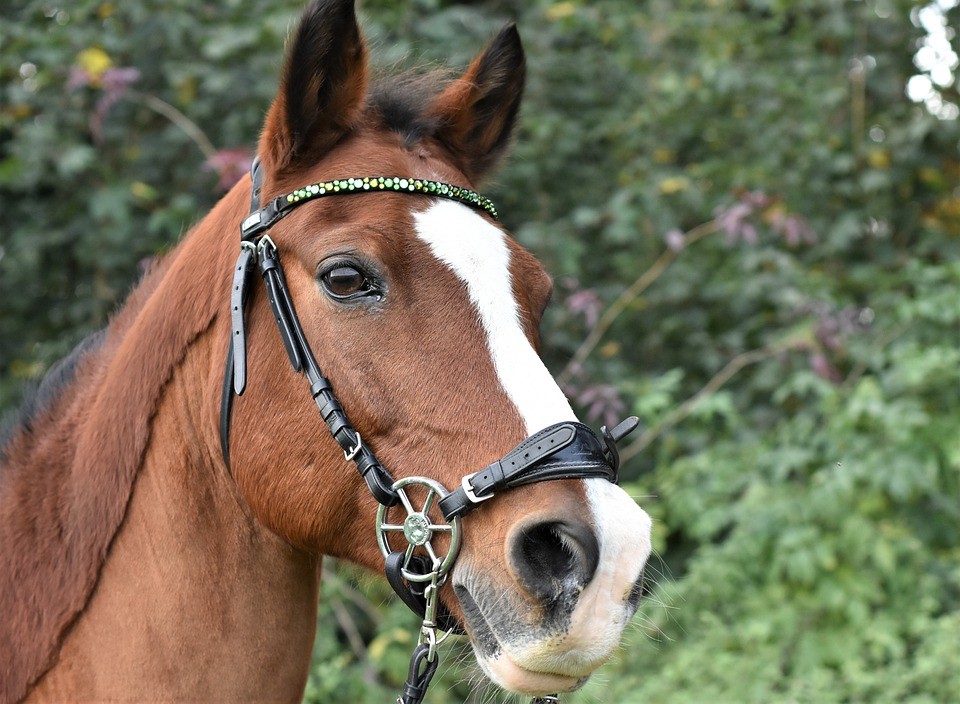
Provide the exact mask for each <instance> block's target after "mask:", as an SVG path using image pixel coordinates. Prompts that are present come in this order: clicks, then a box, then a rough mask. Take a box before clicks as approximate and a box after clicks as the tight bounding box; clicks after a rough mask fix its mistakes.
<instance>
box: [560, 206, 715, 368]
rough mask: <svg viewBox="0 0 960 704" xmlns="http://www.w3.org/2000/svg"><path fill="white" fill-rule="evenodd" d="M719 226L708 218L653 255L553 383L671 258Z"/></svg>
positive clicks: (578, 360) (574, 365)
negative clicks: (651, 261)
mask: <svg viewBox="0 0 960 704" xmlns="http://www.w3.org/2000/svg"><path fill="white" fill-rule="evenodd" d="M719 227H720V225H719V223H718V222H717V221H716V220H708V221H707V222H705V223H701V224H700V225H697V226H696V227H694V228H692V229H691V230H689V231H688V232H687V233H685V234H684V235H683V242H682V243H681V245H680V246H679V247H677V248H676V249H666V250H664V251H663V253H662V254H661V255H660V256H659V257H658V258H657V260H656V261H655V262H654V263H653V264H652V265H651V266H650V268H649V269H647V270H646V271H645V272H643V273H642V274H641V275H640V276H639V277H638V278H637V280H636V281H634V282H633V283H632V284H631V285H630V287H629V288H627V289H625V290H624V291H623V292H622V293H621V294H620V295H619V296H618V297H617V299H616V300H615V301H614V302H613V303H611V304H610V306H609V307H608V308H607V309H606V310H605V311H604V312H603V315H601V316H600V319H599V320H598V321H597V324H596V325H595V326H594V327H593V329H592V330H591V331H590V334H589V335H587V337H586V339H585V340H584V341H583V342H582V343H581V344H580V347H578V348H577V351H576V352H574V354H573V357H571V358H570V361H569V362H567V364H566V366H564V368H563V370H562V371H561V372H560V373H559V374H558V375H557V383H558V384H559V385H560V386H563V385H564V384H566V383H567V382H568V381H570V378H571V377H572V376H573V373H574V370H576V369H577V368H579V367H580V365H581V364H583V362H584V361H585V360H586V359H587V357H589V356H590V353H591V352H593V350H594V349H595V348H596V346H597V344H598V343H599V342H600V340H601V339H602V338H603V336H604V334H606V332H607V330H609V329H610V326H611V325H612V324H613V321H615V320H616V319H617V318H618V317H619V316H620V314H621V313H623V311H624V310H626V308H627V306H629V305H630V304H631V303H632V302H633V301H634V300H636V298H637V297H638V296H639V295H640V294H641V293H643V292H644V291H646V290H647V289H648V288H649V287H650V286H651V285H652V284H653V283H654V282H655V281H656V280H657V279H659V278H660V276H661V275H662V274H663V272H664V271H666V269H667V267H668V266H670V264H672V263H673V260H674V259H676V258H677V257H678V256H679V254H680V252H682V251H683V250H684V249H686V248H687V247H689V246H690V245H692V244H693V243H694V242H697V241H698V240H702V239H703V238H704V237H706V236H707V235H711V234H713V233H714V232H716V231H717V230H718V229H719Z"/></svg>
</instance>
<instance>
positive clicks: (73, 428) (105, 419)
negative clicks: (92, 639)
mask: <svg viewBox="0 0 960 704" xmlns="http://www.w3.org/2000/svg"><path fill="white" fill-rule="evenodd" d="M248 193H249V187H248V186H245V185H244V184H243V182H241V184H238V185H237V186H236V187H234V189H233V190H232V191H231V192H230V193H228V194H227V195H226V196H225V197H224V198H223V199H222V200H221V201H220V203H219V204H218V205H217V206H216V207H215V208H214V209H213V211H211V213H210V215H208V216H207V217H206V218H205V219H204V220H203V221H202V222H201V223H200V224H199V225H197V226H196V227H195V228H194V229H193V231H192V232H191V233H190V234H188V236H187V237H186V238H185V239H184V241H183V242H182V243H181V245H180V246H179V247H177V248H176V249H175V250H174V251H173V252H171V253H170V254H169V255H168V256H166V257H165V258H164V259H163V260H162V261H161V262H160V263H159V264H158V265H157V266H155V267H154V268H153V270H152V271H150V272H149V273H148V274H147V275H146V276H145V277H144V279H143V281H141V283H140V285H139V286H138V287H137V288H136V289H135V290H134V291H133V292H132V293H131V295H130V297H129V298H128V300H127V302H126V304H125V305H124V306H123V308H122V309H121V310H120V311H119V312H118V314H117V315H116V316H115V318H114V319H113V320H112V321H111V322H110V324H109V325H108V327H107V328H106V329H105V330H103V331H101V332H99V333H96V334H95V335H93V336H91V337H89V338H87V339H86V340H85V341H84V342H82V343H81V344H80V345H78V347H77V348H76V349H75V350H74V351H73V352H72V353H71V354H70V355H69V356H68V357H67V358H65V359H64V360H62V361H61V362H60V363H58V364H57V365H56V366H55V367H54V368H53V369H52V370H51V372H50V374H48V376H47V378H46V379H45V380H44V382H43V383H41V384H40V386H39V387H38V388H37V390H36V393H35V394H34V395H33V397H32V398H30V399H28V401H27V402H26V403H25V404H24V406H23V408H22V410H21V413H20V419H19V422H18V423H16V424H14V425H13V426H11V427H10V428H9V429H7V430H6V433H7V437H6V438H4V442H3V445H2V448H0V613H2V614H3V617H2V618H0V643H3V644H4V648H3V650H4V654H3V657H0V701H3V702H8V701H19V700H21V699H22V698H23V697H25V696H26V694H27V692H28V691H29V689H30V687H31V686H32V685H34V684H35V683H36V682H37V681H38V680H39V679H40V677H41V676H42V675H43V674H44V673H45V672H46V671H47V670H48V669H49V668H50V667H51V666H52V665H53V664H54V663H55V661H56V657H57V653H58V650H59V646H60V643H61V642H62V641H63V638H64V637H65V636H66V634H67V632H68V631H69V629H70V627H71V626H72V624H73V623H74V622H75V620H76V618H77V617H78V616H79V614H80V613H81V612H82V611H83V610H84V608H85V607H86V604H87V602H88V601H89V599H90V597H91V595H92V594H93V591H94V588H95V586H96V584H97V580H98V579H99V575H100V571H101V569H102V567H103V564H104V562H105V560H106V557H107V554H108V552H109V550H110V545H111V543H112V542H113V539H114V537H115V536H116V535H117V533H118V532H119V529H120V526H121V525H122V523H123V519H124V517H125V515H126V510H127V506H128V504H129V501H130V497H131V496H132V493H133V486H134V482H135V480H136V477H137V474H138V471H139V469H140V466H141V464H142V462H143V457H144V454H145V452H146V449H147V446H148V445H149V441H150V434H151V425H152V421H153V417H154V415H155V413H156V410H157V407H158V405H159V402H160V399H161V397H162V395H163V391H164V389H165V387H166V384H167V383H168V382H169V380H170V379H171V378H172V376H173V374H174V371H175V370H176V368H177V367H178V366H179V364H180V363H181V361H182V360H183V358H184V356H185V355H186V354H187V351H188V349H189V348H190V346H191V345H192V344H193V342H194V341H195V340H196V339H197V338H198V337H199V336H200V335H201V334H203V333H204V331H206V330H207V329H209V327H210V326H211V325H212V324H213V322H214V320H215V319H216V317H217V312H218V311H219V310H220V309H221V308H222V307H223V306H225V305H226V303H225V301H226V291H227V287H228V286H229V282H228V281H227V277H228V276H229V272H230V268H231V267H230V263H229V262H228V261H227V259H228V258H229V251H232V250H230V249H229V248H228V247H226V246H225V245H226V240H225V238H224V237H223V236H222V233H223V232H224V231H230V232H232V231H233V229H234V228H235V226H236V222H235V221H236V219H237V218H236V214H238V213H243V212H244V207H245V203H244V201H245V199H246V198H247V197H248V195H247V194H248ZM221 242H223V245H221V244H220V243H221ZM221 259H222V260H223V262H222V264H220V260H221ZM211 269H212V270H215V271H221V272H223V276H222V277H219V278H218V277H212V278H211V277H210V275H209V272H210V271H211ZM221 279H222V280H221ZM221 292H222V293H223V295H220V293H221Z"/></svg>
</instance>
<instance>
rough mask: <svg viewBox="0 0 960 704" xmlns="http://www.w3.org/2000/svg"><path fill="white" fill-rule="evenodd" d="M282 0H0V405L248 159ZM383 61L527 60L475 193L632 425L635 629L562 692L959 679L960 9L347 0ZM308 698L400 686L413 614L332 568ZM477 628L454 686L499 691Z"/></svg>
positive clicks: (758, 2) (594, 403) (294, 1)
mask: <svg viewBox="0 0 960 704" xmlns="http://www.w3.org/2000/svg"><path fill="white" fill-rule="evenodd" d="M300 9H301V3H300V2H299V0H269V1H267V0H217V1H216V2H213V1H206V0H125V1H124V2H102V1H100V0H96V1H93V0H71V1H70V2H60V0H42V1H40V2H28V3H24V2H18V1H16V0H13V1H12V2H11V1H10V0H7V1H6V2H4V5H3V9H0V17H2V23H0V47H2V51H0V77H2V80H0V96H2V97H0V411H9V410H10V409H13V408H15V407H16V405H17V403H18V400H19V398H20V396H21V394H22V389H23V387H24V384H25V383H29V382H31V381H35V380H37V379H38V378H40V377H41V376H42V375H43V374H44V372H45V371H46V370H47V369H48V368H49V367H50V365H51V364H52V363H53V362H54V361H55V360H56V359H58V358H59V357H60V356H62V355H64V354H65V353H66V352H67V351H68V350H69V349H70V348H71V347H72V346H73V345H74V344H75V343H76V342H78V341H79V340H80V339H81V338H82V337H83V336H84V335H85V334H87V333H89V332H90V331H92V330H95V329H97V328H100V327H102V326H103V325H105V324H106V323H107V321H108V319H109V316H110V314H111V312H112V311H115V310H116V309H117V307H118V306H119V305H120V303H121V302H122V300H123V298H124V296H125V295H126V294H127V292H128V291H129V290H130V288H131V286H132V285H133V282H134V281H135V280H136V278H137V276H138V269H141V268H143V266H144V265H145V262H147V261H149V258H150V257H153V256H155V255H157V254H162V253H163V252H164V251H166V250H169V249H170V248H172V247H173V246H174V245H175V244H176V243H177V241H178V240H179V239H180V237H181V236H182V234H183V233H185V232H186V231H187V229H188V228H189V227H190V226H191V224H192V223H195V222H197V221H198V220H199V219H200V218H201V217H202V215H203V214H204V213H205V212H206V211H207V210H208V209H209V208H210V206H211V205H212V204H213V203H214V202H215V201H216V200H217V198H218V197H219V196H220V195H221V194H222V193H223V192H224V191H225V189H226V188H228V187H229V186H230V185H231V184H232V183H233V182H234V181H235V180H236V179H237V178H239V177H240V175H241V174H243V173H244V172H245V170H246V169H247V166H248V164H249V160H250V157H251V156H252V151H251V150H252V148H253V146H254V144H255V141H256V137H257V134H258V132H259V128H260V124H261V121H262V119H263V115H264V113H265V110H266V108H267V106H268V104H269V102H270V100H271V98H272V96H273V93H274V91H275V90H276V85H277V76H278V72H279V68H280V62H281V57H282V46H283V40H284V37H285V35H286V32H287V31H288V29H289V28H290V27H291V24H292V22H294V20H295V18H296V17H297V16H298V13H299V10H300ZM360 12H361V16H362V18H363V23H364V26H365V30H366V33H367V35H368V38H369V40H370V43H371V45H372V49H373V51H372V53H373V56H374V58H375V60H376V61H377V62H378V64H379V65H380V66H381V67H382V68H383V69H384V70H385V71H387V72H389V71H391V70H395V69H396V68H397V67H405V66H411V65H419V66H428V67H429V66H435V65H444V66H453V67H457V68H461V67H463V66H465V65H466V63H467V62H468V61H469V60H470V59H471V58H472V57H473V56H474V55H475V54H476V53H477V52H478V51H479V50H480V49H481V48H482V46H483V45H484V44H485V42H486V41H487V40H488V39H489V38H490V37H491V36H492V35H493V34H494V33H495V32H496V30H497V29H498V28H499V27H500V26H501V25H502V24H503V23H504V22H506V21H508V20H510V19H515V20H517V21H518V23H519V26H520V31H521V34H522V35H523V38H524V41H525V45H526V48H527V52H528V60H529V63H530V71H529V74H530V79H529V84H528V91H527V98H526V102H525V106H524V111H523V116H522V124H521V127H520V129H519V133H518V136H517V140H516V146H515V148H514V151H513V156H512V159H511V160H510V161H509V163H508V164H507V165H506V166H505V168H503V169H502V170H501V171H500V173H499V174H498V176H497V177H496V179H495V180H494V182H493V183H490V184H487V185H486V187H485V189H484V190H485V192H486V193H487V194H488V195H489V196H491V197H492V198H493V199H494V201H495V202H496V203H497V205H498V206H499V208H500V210H501V212H502V213H503V220H504V222H505V224H506V225H507V227H509V228H510V229H511V230H512V231H513V233H514V234H515V236H516V238H517V239H518V240H519V241H520V242H521V243H522V244H524V245H525V246H527V247H528V248H529V249H531V250H532V251H533V252H534V253H535V254H536V255H537V256H538V257H539V258H540V259H541V260H542V261H543V262H544V264H545V265H546V267H547V269H548V270H549V271H550V272H551V273H552V274H553V275H554V277H555V282H556V293H555V296H554V303H553V305H552V307H551V309H550V311H549V313H548V315H547V318H546V320H545V322H544V329H543V335H544V340H545V356H546V358H547V361H548V364H549V366H550V367H551V368H552V370H553V371H554V373H555V374H556V375H557V376H558V378H559V379H560V381H561V383H562V385H563V387H564V389H565V390H566V392H567V393H568V395H569V396H570V397H571V399H572V400H573V402H574V404H575V406H576V407H577V410H578V412H579V413H580V415H581V418H583V419H584V420H585V421H586V422H588V423H591V424H593V425H594V426H596V425H599V424H601V423H609V422H611V421H613V420H616V419H619V418H620V417H622V416H623V415H626V414H636V415H639V416H640V417H641V419H642V427H641V430H640V431H638V432H637V433H636V434H635V435H634V436H633V437H632V442H631V444H630V445H629V446H628V448H627V449H626V453H625V454H626V457H627V462H626V465H625V468H624V470H623V475H624V478H625V484H626V487H627V489H628V491H629V492H630V493H631V494H632V495H633V496H635V497H636V498H637V500H638V501H639V502H640V503H641V504H642V505H643V506H644V508H645V509H646V510H647V511H649V512H650V513H651V514H652V515H653V517H654V519H655V527H654V541H655V547H656V554H655V556H654V557H653V558H652V560H651V563H650V567H649V568H648V580H649V583H648V589H649V593H648V594H647V597H646V599H645V600H644V603H643V606H642V608H641V611H640V614H639V615H638V616H637V618H636V620H635V624H634V626H633V627H632V628H631V629H630V631H629V633H628V636H627V639H626V643H625V646H624V648H623V650H622V652H621V653H619V654H618V656H617V657H616V658H615V660H614V661H613V662H612V663H611V664H610V665H608V666H606V667H605V668H603V670H602V671H601V672H600V673H598V674H597V675H596V676H595V677H594V678H593V679H592V680H591V681H590V683H589V684H588V685H587V687H586V688H585V690H584V691H583V692H582V693H580V694H578V695H575V696H570V697H566V698H565V701H567V702H581V703H586V702H678V703H680V702H819V703H829V702H949V701H957V699H958V697H960V647H958V646H960V403H958V396H960V256H958V255H960V122H958V114H960V110H958V105H960V94H958V90H957V66H958V58H957V52H958V39H957V36H956V29H957V28H958V26H960V8H958V3H957V0H861V1H854V0H789V1H788V0H649V1H646V0H596V1H590V2H587V1H586V0H580V1H570V2H556V1H555V0H475V1H474V2H459V3H458V2H452V1H446V0H413V1H411V2H403V3H398V2H392V1H390V2H388V1H387V0H361V2H360ZM331 568H332V569H330V570H329V571H328V574H327V578H326V579H325V583H324V595H323V600H322V606H321V614H320V624H319V629H318V634H317V645H316V650H315V664H314V667H313V672H312V675H311V679H310V683H309V686H308V688H307V692H306V701H308V702H330V701H335V700H336V701H350V702H384V701H392V696H395V692H396V689H397V686H398V685H399V684H400V683H401V681H402V679H403V677H404V676H405V672H406V663H407V658H408V657H409V650H410V647H411V645H412V639H413V638H414V634H415V630H414V629H415V625H416V624H415V623H414V621H415V619H414V617H413V616H412V614H410V613H408V612H407V611H406V610H405V608H404V607H402V606H400V605H398V604H396V603H394V602H393V601H392V600H391V599H390V597H389V590H388V588H387V587H386V585H385V583H384V582H383V581H382V580H379V579H377V578H375V577H372V576H369V575H365V574H362V573H360V572H359V571H358V570H355V569H353V568H351V567H349V566H347V565H331ZM470 661H471V658H470V657H469V655H468V652H467V650H466V648H465V647H463V646H450V647H448V652H447V656H446V658H445V660H444V665H443V667H442V670H441V675H440V678H441V683H442V684H440V685H438V686H435V687H434V688H432V689H431V694H430V701H431V702H434V703H435V704H450V703H453V702H463V701H469V702H494V701H499V695H497V694H496V693H495V692H494V691H493V690H492V689H491V688H489V687H487V686H485V685H484V684H483V683H482V678H481V677H480V676H479V675H478V673H477V671H476V669H475V666H473V665H471V664H470Z"/></svg>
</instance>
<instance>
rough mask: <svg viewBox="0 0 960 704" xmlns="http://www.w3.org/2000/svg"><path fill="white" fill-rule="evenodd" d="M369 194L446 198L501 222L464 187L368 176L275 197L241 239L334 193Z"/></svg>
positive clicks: (485, 202) (491, 208) (243, 227)
mask: <svg viewBox="0 0 960 704" xmlns="http://www.w3.org/2000/svg"><path fill="white" fill-rule="evenodd" d="M366 191H386V192H390V193H423V194H424V195H428V196H436V197H438V198H446V199H447V200H453V201H457V202H459V203H464V204H465V205H469V206H471V207H473V208H477V209H478V210H483V211H485V212H487V213H489V214H490V216H491V217H493V218H494V219H495V220H496V219H497V208H496V206H495V205H494V204H493V202H492V201H491V200H490V199H489V198H486V197H484V196H482V195H480V194H479V193H477V192H476V191H471V190H470V189H469V188H462V187H461V186H453V185H451V184H449V183H443V182H442V181H429V180H427V179H422V178H401V177H397V176H368V177H364V178H347V179H335V180H333V181H322V182H320V183H311V184H310V185H309V186H304V187H303V188H298V189H297V190H295V191H292V192H290V193H287V194H286V195H282V196H280V197H279V198H275V199H274V200H272V201H270V202H269V203H267V205H265V206H264V207H263V208H260V209H259V210H257V211H256V212H254V213H251V215H250V216H249V217H248V218H247V219H245V220H244V221H243V223H242V224H241V226H240V233H241V237H242V238H243V239H244V240H248V241H249V240H253V239H255V238H256V237H257V236H258V235H260V234H262V233H263V232H265V231H266V230H268V229H269V228H270V227H271V226H272V225H273V224H274V223H275V222H277V220H279V219H280V218H282V217H283V216H284V215H286V214H287V213H288V212H290V211H291V210H293V209H294V208H295V207H297V206H298V205H300V204H302V203H304V202H306V201H310V200H315V199H317V198H324V197H326V196H331V195H334V194H347V193H363V192H366Z"/></svg>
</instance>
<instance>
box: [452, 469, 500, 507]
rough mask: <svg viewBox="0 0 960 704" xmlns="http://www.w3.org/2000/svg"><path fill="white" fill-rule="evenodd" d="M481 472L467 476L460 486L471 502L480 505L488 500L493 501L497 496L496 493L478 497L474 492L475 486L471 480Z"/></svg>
mask: <svg viewBox="0 0 960 704" xmlns="http://www.w3.org/2000/svg"><path fill="white" fill-rule="evenodd" d="M478 474H479V472H474V473H473V474H468V475H466V476H465V477H464V478H463V479H461V480H460V486H461V487H463V493H464V494H466V495H467V498H468V499H470V501H471V502H473V503H475V504H478V503H480V502H481V501H486V500H487V499H492V498H493V497H494V496H495V493H491V494H488V495H487V496H477V495H476V494H475V493H474V492H473V485H472V484H471V483H470V480H471V479H473V478H474V477H475V476H477V475H478Z"/></svg>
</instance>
